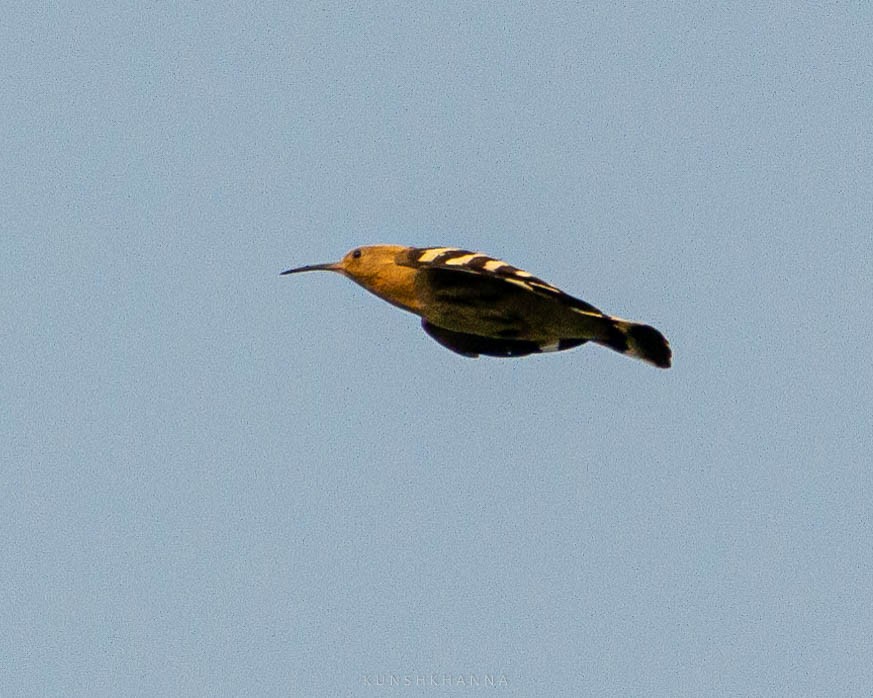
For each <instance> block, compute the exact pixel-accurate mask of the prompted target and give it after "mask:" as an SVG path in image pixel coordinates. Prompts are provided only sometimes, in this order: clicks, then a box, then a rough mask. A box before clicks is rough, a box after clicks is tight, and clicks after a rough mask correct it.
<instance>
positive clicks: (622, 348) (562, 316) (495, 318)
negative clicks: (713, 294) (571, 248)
mask: <svg viewBox="0 0 873 698" xmlns="http://www.w3.org/2000/svg"><path fill="white" fill-rule="evenodd" d="M316 270H324V271H336V272H339V273H340V274H342V275H343V276H347V277H348V278H350V279H351V280H352V281H354V282H355V283H357V284H359V285H361V286H363V287H364V288H365V289H367V290H368V291H370V293H374V294H375V295H377V296H379V298H382V299H383V300H386V301H388V302H389V303H391V304H392V305H396V306H397V307H398V308H403V310H408V311H409V312H411V313H415V314H416V315H419V316H421V318H422V320H421V326H422V327H423V328H424V331H425V332H427V333H428V334H429V335H430V336H431V337H433V338H434V339H435V340H436V341H437V342H439V343H440V344H442V345H443V346H444V347H447V348H448V349H451V350H452V351H454V352H457V353H458V354H461V355H463V356H470V357H477V356H479V355H480V354H485V355H487V356H526V355H528V354H535V353H539V352H545V351H563V350H564V349H572V348H573V347H578V346H579V345H580V344H584V343H585V342H587V341H589V340H590V341H592V342H596V343H597V344H602V345H603V346H605V347H609V348H610V349H614V350H615V351H618V352H621V353H622V354H627V355H628V356H634V357H636V358H638V359H642V360H643V361H648V362H649V363H651V364H654V365H655V366H659V367H660V368H669V366H670V358H671V352H670V345H669V343H668V342H667V340H666V339H665V338H664V335H662V334H661V333H660V332H658V330H656V329H655V328H654V327H650V326H649V325H641V324H638V323H635V322H630V321H629V320H622V319H620V318H615V317H610V316H609V315H606V314H605V313H602V312H601V311H599V310H598V309H597V308H595V307H594V306H593V305H589V304H588V303H586V302H585V301H581V300H579V299H578V298H573V297H572V296H569V295H567V294H566V293H564V292H563V291H561V290H560V289H557V288H555V287H554V286H552V285H551V284H547V283H546V282H545V281H542V280H540V279H538V278H536V277H535V276H533V275H531V274H528V273H527V272H526V271H522V270H521V269H518V268H516V267H513V266H511V265H509V264H507V263H506V262H501V261H500V260H498V259H493V258H492V257H488V256H486V255H484V254H481V253H479V252H468V251H467V250H459V249H457V248H454V247H402V246H400V245H372V246H369V247H356V248H355V249H353V250H351V251H350V252H348V253H347V254H346V255H345V256H344V257H343V258H342V259H341V260H340V261H339V262H334V263H332V264H311V265H309V266H305V267H298V268H296V269H288V270H287V271H283V272H282V274H295V273H297V272H301V271H316Z"/></svg>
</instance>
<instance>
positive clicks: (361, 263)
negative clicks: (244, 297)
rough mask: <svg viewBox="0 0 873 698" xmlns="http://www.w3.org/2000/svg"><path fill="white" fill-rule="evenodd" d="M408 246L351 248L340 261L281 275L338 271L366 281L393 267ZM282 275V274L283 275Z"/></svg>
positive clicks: (308, 266)
mask: <svg viewBox="0 0 873 698" xmlns="http://www.w3.org/2000/svg"><path fill="white" fill-rule="evenodd" d="M405 249H406V248H405V247H403V246H402V245H369V246H366V247H356V248H354V249H353V250H349V251H348V252H346V254H345V255H344V256H343V258H342V259H341V260H340V261H338V262H328V263H325V264H308V265H306V266H305V267H296V268H295V269H288V270H286V271H283V272H282V274H281V275H285V274H296V273H298V272H301V271H336V272H339V273H340V274H343V275H344V276H348V277H349V278H350V279H352V280H353V281H357V282H359V283H362V282H365V281H366V280H367V279H369V278H373V277H375V276H378V275H379V274H380V273H384V271H385V270H386V269H390V268H393V267H394V265H395V261H394V260H395V259H396V257H397V254H398V253H399V252H402V251H403V250H405ZM281 275H280V276H281Z"/></svg>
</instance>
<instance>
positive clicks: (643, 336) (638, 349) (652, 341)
mask: <svg viewBox="0 0 873 698" xmlns="http://www.w3.org/2000/svg"><path fill="white" fill-rule="evenodd" d="M627 337H628V340H629V341H628V344H629V345H630V350H631V351H630V353H632V354H633V355H634V356H636V357H638V358H640V359H642V360H643V361H648V362H649V363H650V364H654V365H655V366H657V367H658V368H670V365H671V363H672V359H673V352H672V351H671V350H670V343H669V342H668V341H667V338H666V337H664V335H662V334H661V333H660V332H658V330H656V329H655V328H654V327H652V326H650V325H631V327H630V328H628V333H627Z"/></svg>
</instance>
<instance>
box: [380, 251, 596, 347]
mask: <svg viewBox="0 0 873 698" xmlns="http://www.w3.org/2000/svg"><path fill="white" fill-rule="evenodd" d="M395 261H396V263H397V264H399V265H401V266H406V267H413V268H416V269H429V270H439V271H440V272H441V273H442V272H444V273H445V274H447V275H449V274H451V275H454V274H477V275H479V276H484V277H487V278H490V279H495V280H499V281H500V282H502V283H506V284H512V285H514V286H517V287H520V288H523V289H525V290H526V291H529V292H531V293H534V294H536V295H539V296H544V297H547V298H551V299H554V300H557V301H559V302H560V303H562V304H564V305H567V306H569V307H571V308H573V309H574V310H576V311H578V312H581V313H585V314H590V315H597V316H602V315H604V313H603V312H601V311H600V310H598V309H597V308H595V307H594V306H593V305H590V304H589V303H586V302H585V301H583V300H580V299H578V298H574V297H573V296H571V295H569V294H566V293H564V292H563V291H562V290H561V289H559V288H557V287H555V286H552V285H551V284H549V283H546V282H545V281H543V280H542V279H538V278H537V277H535V276H534V275H533V274H529V273H528V272H526V271H523V270H522V269H519V268H518V267H514V266H512V265H511V264H508V263H506V262H504V261H501V260H499V259H494V258H493V257H489V256H488V255H485V254H482V253H481V252H470V251H469V250H461V249H458V248H456V247H412V248H409V249H408V250H405V251H404V252H402V253H401V254H400V255H398V257H397V259H396V260H395ZM479 353H482V354H485V353H487V352H479ZM501 355H502V354H501ZM506 356H511V354H506Z"/></svg>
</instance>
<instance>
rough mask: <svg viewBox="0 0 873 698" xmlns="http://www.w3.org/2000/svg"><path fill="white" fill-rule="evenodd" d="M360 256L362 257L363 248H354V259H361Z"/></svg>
mask: <svg viewBox="0 0 873 698" xmlns="http://www.w3.org/2000/svg"><path fill="white" fill-rule="evenodd" d="M360 257H361V250H360V249H357V250H354V251H353V252H352V259H360Z"/></svg>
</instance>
